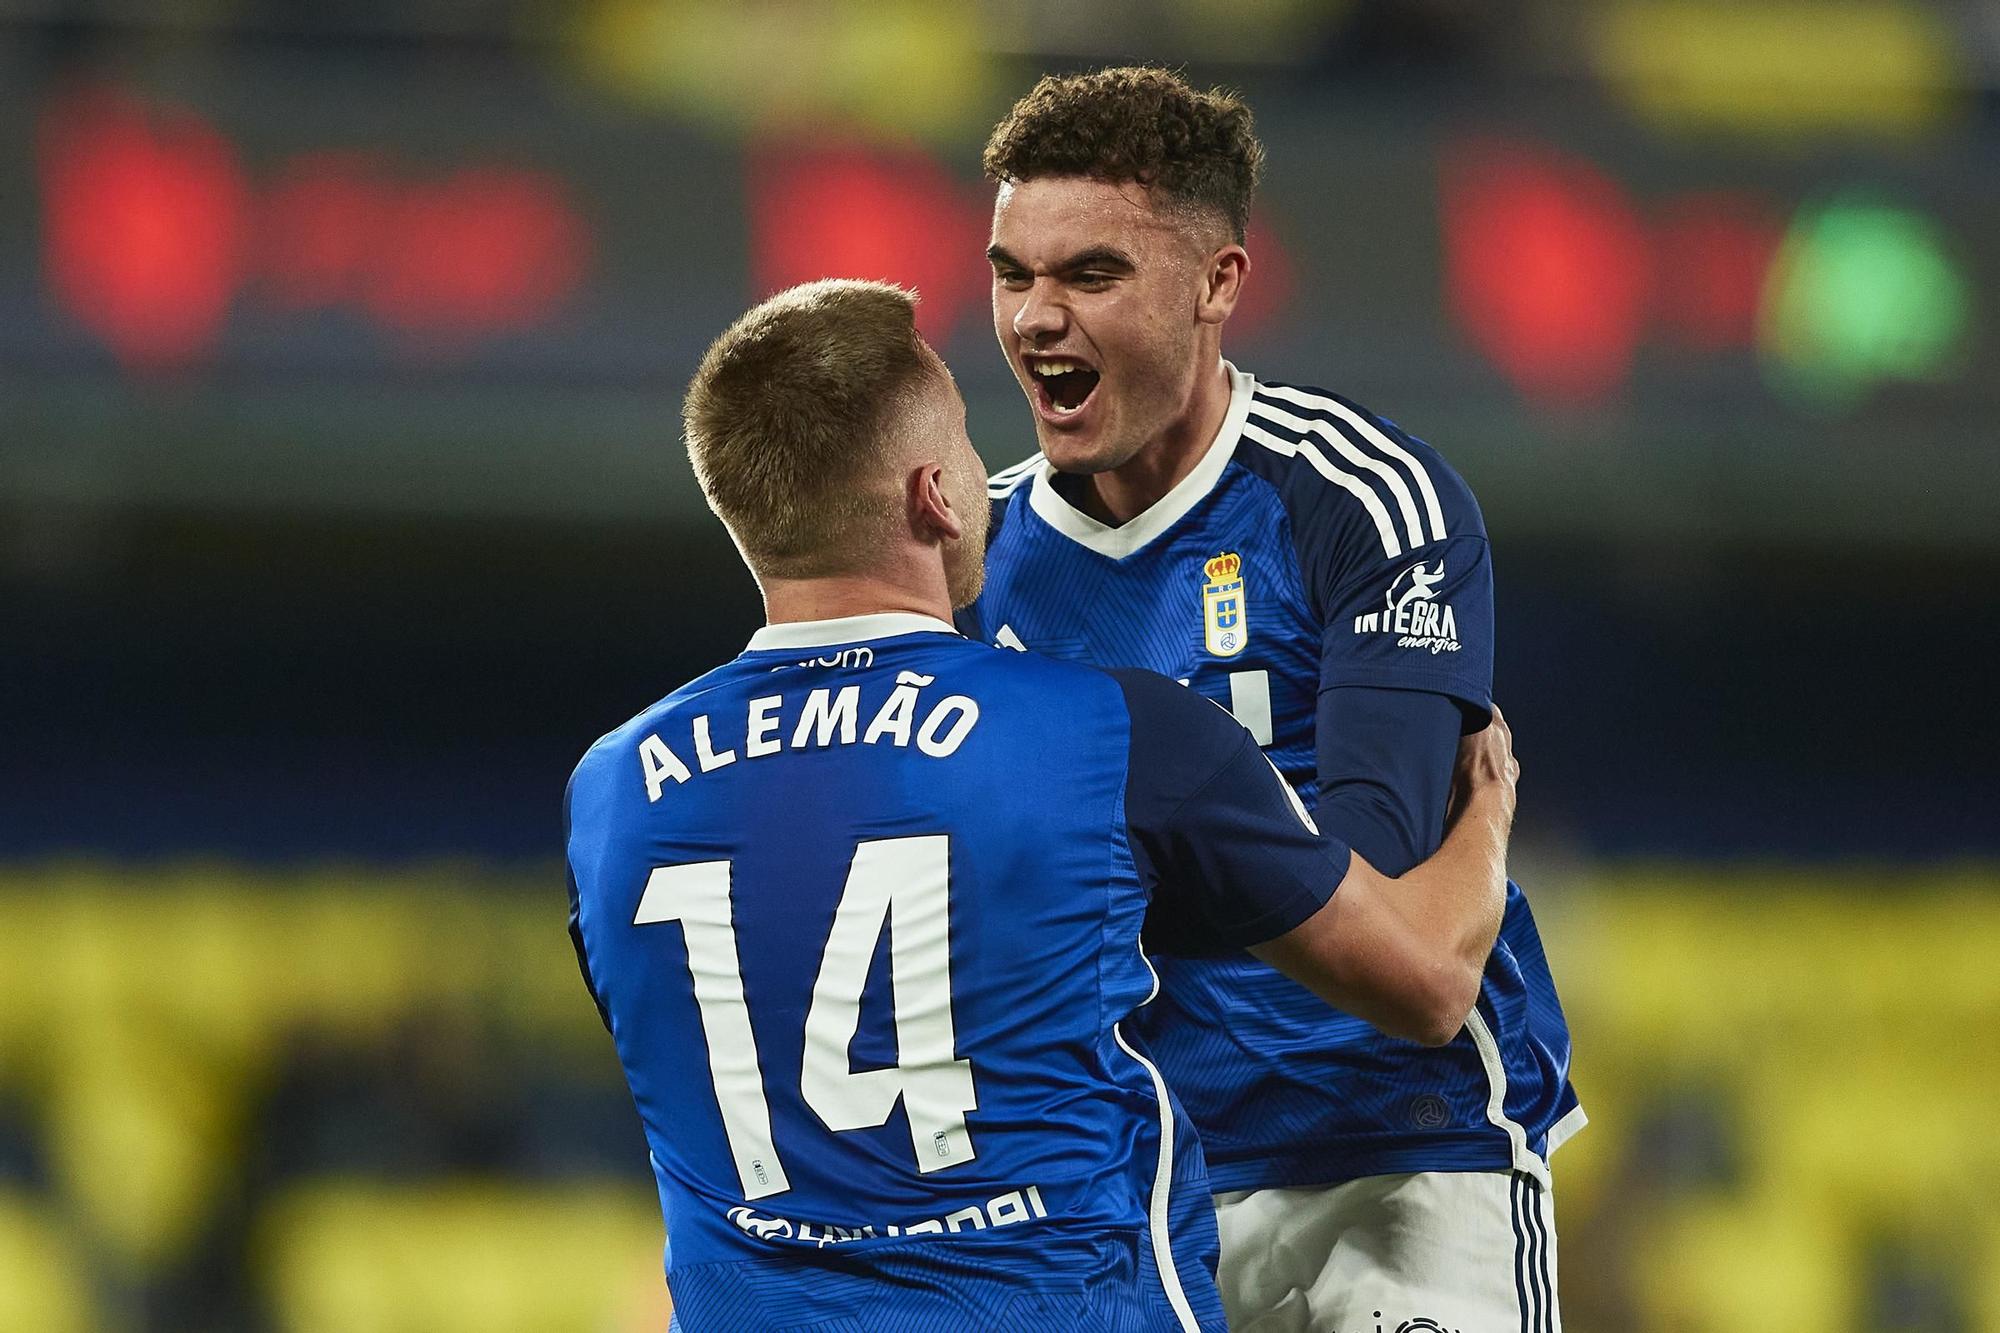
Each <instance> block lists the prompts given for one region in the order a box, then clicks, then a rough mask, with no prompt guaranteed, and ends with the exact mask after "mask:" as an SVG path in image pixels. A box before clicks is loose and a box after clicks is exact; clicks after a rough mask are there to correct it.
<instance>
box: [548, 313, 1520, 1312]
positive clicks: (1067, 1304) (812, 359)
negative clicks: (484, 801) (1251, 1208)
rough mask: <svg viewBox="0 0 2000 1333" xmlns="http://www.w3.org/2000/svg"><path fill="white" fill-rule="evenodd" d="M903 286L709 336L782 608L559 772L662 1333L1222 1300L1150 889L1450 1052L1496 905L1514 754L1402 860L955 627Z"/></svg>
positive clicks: (588, 968)
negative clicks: (1395, 866)
mask: <svg viewBox="0 0 2000 1333" xmlns="http://www.w3.org/2000/svg"><path fill="white" fill-rule="evenodd" d="M911 306H912V300H911V298H910V297H909V296H908V295H907V294H906V293H903V292H901V291H898V290H897V289H895V288H891V287H884V286H880V285H878V284H872V283H853V282H828V283H816V284H811V285H809V286H806V287H803V288H795V289H793V290H792V291H789V292H786V293H783V294H780V295H779V296H777V297H774V298H772V299H771V300H770V301H768V302H766V303H765V304H763V305H761V306H759V307H757V308H756V309H755V310H752V311H751V312H750V313H749V314H747V315H746V316H744V317H743V318H742V319H741V320H739V321H738V322H737V323H736V324H735V325H734V326H733V327H731V328H730V329H729V331H728V332H726V333H725V334H723V336H722V337H721V338H720V339H719V340H718V341H717V342H716V343H715V345H714V346H713V347H712V348H711V349H710V350H709V352H708V355H707V356H706V358H705V359H704V360H703V362H702V365H701V368H700V370H699V372H698V373H697V375H696V376H695V379H694V382H693V384H692V385H691V386H690V388H689V391H688V396H687V403H686V427H687V439H688V450H689V453H690V455H691V457H692V459H693V462H694V467H695V473H696V476H697V477H698V478H699V480H700V482H701V485H702V488H703V491H704V493H705V494H706V495H707V497H708V500H709V503H710V505H711V506H712V507H713V508H714V509H715V511H716V512H717V513H718V514H719V515H720V516H721V518H722V520H723V522H724V523H725V524H726V525H727V526H728V528H729V531H730V535H731V536H732V537H733V538H734V540H735V542H736V544H737V547H738V549H739V550H740V551H741V553H742V555H743V557H744V559H745V561H746V562H747V563H748V564H749V565H750V567H751V569H752V571H753V572H754V573H755V575H756V577H757V579H758V581H759V584H760V586H761V587H762V590H763V594H764V601H765V613H766V618H767V620H768V624H767V626H766V627H765V628H764V629H762V630H760V631H758V633H757V634H756V636H755V637H754V638H752V640H751V642H750V645H749V647H748V648H747V649H746V650H745V651H744V652H743V653H742V654H741V655H740V656H739V657H737V658H736V659H735V660H734V661H732V662H729V663H727V664H725V665H723V666H722V667H720V668H718V669H716V670H714V671H711V672H709V673H708V674H706V675H704V676H702V677H700V678H699V679H697V680H695V681H693V682H691V683H690V684H687V685H685V686H683V687H682V688H680V689H678V690H675V691H674V692H673V693H672V694H670V695H668V696H667V697H666V698H665V699H663V700H661V701H660V702H659V703H657V704H654V705H653V706H652V707H650V708H647V709H646V710H645V711H644V712H642V713H640V714H639V715H638V716H637V717H635V718H633V719H632V720H631V721H630V722H628V723H627V724H626V725H624V726H622V727H620V728H618V729H617V730H616V731H614V732H612V733H610V734H609V735H608V736H606V737H604V738H603V739H602V740H600V741H599V742H597V744H595V745H594V746H592V747H591V749H590V751H589V753H588V754H586V755H585V757H584V758H583V760H582V762H581V763H580V764H579V765H578V767H577V770H576V773H575V775H574V777H573V778H572V779H571V784H570V789H569V795H568V803H567V817H568V825H569V827H568V852H569V865H570V893H571V900H570V901H571V909H570V910H571V916H570V922H571V933H572V937H573V939H574V942H575V944H576V948H577V955H578V960H579V962H580V963H581V964H582V967H583V971H584V979H585V981H586V983H587V984H588V985H589V987H590V990H591V992H592V994H593V996H594V997H595V999H596V1001H597V1003H598V1005H599V1008H600V1011H601V1012H602V1014H603V1015H604V1018H605V1021H606V1023H607V1024H608V1026H609V1027H610V1029H611V1032H612V1035H613V1039H614V1043H615V1045H616V1047H617V1050H618V1055H619V1059H620V1061H621V1063H622V1064H623V1066H624V1069H625V1073H626V1078H627V1080H628V1082H629V1084H630V1086H631V1089H632V1094H633V1097H634V1100H635V1101H636V1103H637V1105H638V1109H639V1112H640V1117H641V1119H642V1121H643V1124H644V1129H645V1134H646V1140H647V1144H648V1146H649V1148H650V1150H651V1156H652V1162H653V1167H654V1171H655V1174H656V1177H657V1181H658V1186H659V1194H660V1205H661V1208H662V1210H663V1212H664V1214H665V1219H666V1228H667V1235H668V1258H667V1272H668V1281H669V1285H670V1287H671V1289H672V1292H673V1296H674V1301H675V1307H676V1319H677V1320H678V1321H679V1324H680V1326H681V1327H683V1328H685V1329H687V1330H689V1333H695V1331H697V1330H719V1331H721V1333H742V1331H743V1330H753V1329H754V1330H783V1329H799V1330H805V1329H813V1330H835V1329H854V1330H863V1329H865V1330H869V1333H896V1331H897V1330H918V1329H923V1330H980V1331H981V1333H985V1331H986V1330H1022V1331H1023V1333H1027V1331H1030V1330H1032V1331H1033V1333H1046V1330H1050V1329H1063V1330H1079V1331H1081V1330H1130V1331H1132V1333H1139V1331H1141V1330H1154V1329H1175V1330H1194V1329H1203V1330H1210V1329H1221V1328H1222V1327H1223V1314H1222V1308H1221V1303H1220V1299H1219V1297H1218V1296H1217V1294H1216V1291H1215V1287H1214V1281H1213V1276H1212V1263H1213V1255H1214V1245H1215V1231H1214V1213H1213V1209H1212V1206H1211V1205H1210V1203H1209V1196H1208V1190H1207V1186H1206V1180H1205V1178H1204V1176H1203V1174H1202V1170H1201V1164H1200V1152H1199V1149H1198V1147H1197V1146H1196V1141H1195V1139H1194V1138H1193V1136H1192V1135H1191V1134H1190V1133H1189V1132H1188V1131H1187V1130H1186V1128H1185V1126H1184V1125H1183V1123H1182V1118H1181V1114H1180V1112H1179V1110H1178V1109H1177V1107H1176V1105H1175V1103H1174V1101H1173V1099H1172V1097H1171V1095H1170V1094H1169V1093H1168V1091H1167V1089H1166V1086H1165V1084H1164V1083H1163V1082H1162V1081H1161V1078H1160V1075H1159V1072H1158V1070H1157V1069H1156V1068H1155V1067H1154V1065H1153V1063H1152V1062H1151V1061H1150V1060H1149V1059H1148V1058H1147V1056H1146V1055H1145V1052H1144V1048H1143V1047H1142V1046H1141V1045H1140V1044H1139V1043H1138V1042H1136V1041H1135V1040H1134V1039H1133V1038H1132V1036H1131V1031H1130V1029H1131V1023H1130V1020H1131V1017H1132V1015H1133V1014H1134V1012H1135V1011H1137V1010H1139V1009H1141V1008H1142V1007H1143V1006H1144V1005H1145V1004H1146V1003H1147V1000H1148V997H1149V996H1150V995H1152V994H1153V992H1154V990H1155V989H1156V986H1155V981H1154V977H1153V974H1152V972H1151V970H1150V969H1149V967H1148V965H1147V962H1146V959H1145V957H1144V955H1143V954H1142V952H1141V950H1140V946H1139V935H1140V928H1141V922H1142V920H1143V919H1144V918H1145V916H1146V914H1147V912H1148V907H1149V901H1150V910H1151V912H1152V913H1153V916H1154V919H1155V920H1160V921H1171V922H1173V923H1174V924H1175V925H1176V927H1177V928H1178V929H1180V930H1182V931H1183V932H1186V933H1189V934H1195V933H1199V934H1204V935H1207V936H1211V937H1213V938H1214V939H1216V940H1219V941H1226V942H1228V943H1229V944H1231V945H1234V946H1247V947H1251V948H1254V949H1256V950H1257V951H1258V953H1259V954H1260V955H1261V956H1263V957H1266V958H1269V959H1271V960H1272V961H1273V962H1275V963H1276V964H1278V965H1279V966H1282V967H1284V968H1286V969H1287V971H1288V972H1289V973H1290V974H1291V975H1293V976H1295V977H1298V978H1299V979H1300V980H1301V981H1302V982H1304V983H1305V984H1307V985H1309V986H1312V987H1313V988H1315V989H1316V990H1318V991H1320V992H1322V993H1324V994H1325V995H1326V997H1327V998H1328V999H1329V1000H1330V1001H1333V1002H1337V1003H1341V1004H1345V1005H1347V1006H1349V1007H1351V1008H1353V1009H1355V1010H1357V1011H1359V1012H1362V1013H1367V1014H1369V1015H1371V1016H1372V1017H1373V1018H1375V1019H1376V1021H1379V1022H1381V1023H1383V1024H1384V1025H1385V1026H1387V1027H1388V1028H1390V1029H1391V1030H1394V1031H1400V1032H1404V1033H1407V1034H1410V1035H1412V1036H1416V1037H1419V1038H1423V1039H1428V1040H1441V1039H1443V1038H1444V1037H1445V1036H1447V1035H1448V1034H1449V1033H1450V1032H1451V1031H1453V1030H1455V1028H1456V1027H1457V1025H1458V1023H1459V1022H1460V1021H1461V1020H1462V1018H1463V1016H1464V1014H1465V1012H1466V1010H1467V1009H1468V1008H1469V1007H1470V1006H1471V1004H1472V1002H1473V997H1474V996H1475V995H1476V993H1477V990H1478V976H1479V967H1480V965H1481V962H1482V961H1483V959H1484V957H1485V955H1486V951H1487V949H1488V947H1489V946H1490V943H1491V940H1492V938H1493V934H1494V931H1495V930H1496V929H1497V927H1498V923H1499V918H1500V910H1501V905H1502V902H1503V901H1504V897H1505V880H1506V872H1505V868H1504V851H1505V841H1506V830H1507V827H1508V825H1509V822H1510V820H1511V818H1512V811H1513V783H1514V773H1515V770H1514V768H1513V760H1512V754H1511V749H1510V747H1509V745H1508V742H1507V736H1506V733H1505V730H1504V728H1503V727H1501V726H1500V725H1499V724H1497V723H1496V725H1495V726H1494V727H1493V728H1492V729H1490V730H1489V731H1488V732H1486V733H1485V734H1484V735H1482V736H1480V737H1477V738H1474V739H1473V740H1472V741H1469V742H1468V744H1467V745H1466V747H1465V750H1464V756H1463V762H1462V763H1461V765H1460V768H1459V787H1458V791H1457V795H1456V797H1455V804H1454V819H1453V825H1452V832H1451V835H1450V837H1449V838H1448V839H1447V840H1446V843H1445V846H1444V850H1443V851H1442V852H1441V853H1440V854H1439V855H1438V856H1437V857H1434V858H1433V859H1432V860H1431V862H1430V863H1429V864H1428V865H1426V866H1424V867H1422V868H1421V869H1419V870H1417V871H1415V872H1413V873H1412V874H1411V875H1410V876H1408V877H1407V878H1406V879H1405V880H1404V881H1402V882H1400V883H1397V882H1392V881H1390V880H1388V879H1386V878H1385V877H1383V876H1381V875H1380V874H1378V873H1376V872H1375V871H1374V870H1373V869H1371V868H1370V867H1369V866H1368V865H1367V863H1366V862H1365V860H1364V859H1362V858H1360V857H1358V856H1355V855H1354V854H1353V853H1352V852H1351V851H1350V850H1349V849H1348V848H1346V847H1345V846H1343V845H1341V844H1340V843H1338V842H1337V841H1335V840H1334V839H1332V838H1328V837H1324V836H1322V835H1320V834H1319V833H1318V832H1317V831H1316V830H1315V829H1314V828H1313V827H1312V824H1311V820H1310V819H1309V818H1308V817H1307V815H1306V812H1305V809H1304V807H1303V806H1302V805H1300V804H1299V803H1298V801H1297V799H1296V797H1294V796H1293V795H1292V793H1291V792H1290V790H1289V789H1288V788H1287V787H1286V786H1285V784H1284V783H1283V782H1282V781H1281V780H1280V779H1279V778H1278V776H1277V774H1276V773H1275V771H1274V770H1273V769H1272V768H1271V766H1270V764H1269V762H1268V761H1267V760H1266V759H1265V758H1264V756H1263V754H1262V753H1261V752H1260V751H1259V749H1258V748H1257V745H1256V743H1255V742H1254V741H1253V740H1251V738H1250V737H1249V735H1248V734H1247V733H1246V732H1245V731H1244V730H1243V729H1242V727H1241V726H1239V725H1238V724H1237V723H1236V722H1235V721H1234V720H1232V719H1231V718H1230V717H1229V716H1228V715H1227V714H1225V713H1224V712H1223V711H1222V710H1220V709H1218V708H1216V707H1214V706H1213V705H1211V704H1209V703H1208V702H1206V701H1205V700H1202V699H1199V698H1197V697H1195V696H1194V695H1193V694H1191V693H1189V692H1188V691H1186V690H1183V689H1182V688H1181V687H1180V686H1178V685H1176V684H1174V683H1173V682H1171V681H1167V680H1164V679H1162V678H1160V677H1157V676H1152V675H1149V674H1147V673H1144V672H1130V671H1128V672H1104V671H1100V670H1097V669H1095V668H1091V667H1086V666H1080V665H1076V664H1071V663H1062V662H1054V661H1049V660H1045V659H1042V658H1037V657H1027V656H1022V655H1020V654H1017V653H1013V652H1005V651H1000V650H996V649H994V648H992V647H990V646H988V645H985V644H982V643H979V642H976V641H973V640H969V639H966V638H962V637H960V636H959V635H958V634H957V633H956V632H955V631H954V630H953V629H952V627H951V625H950V624H949V623H948V620H947V618H948V617H949V616H950V615H951V613H952V611H953V609H954V607H955V606H959V605H963V604H964V603H966V602H968V601H970V600H971V598H972V597H973V596H974V595H975V594H976V592H977V590H978V587H979V580H980V576H981V554H982V550H983V543H984V535H985V531H984V530H985V522H986V514H987V505H986V496H985V490H984V483H985V479H986V474H985V469H984V468H983V466H982V465H981V464H980V461H979V456H978V454H977V453H975V452H974V450H973V448H972V445H971V442H970V441H969V440H968V439H967V438H966V433H965V415H964V405H963V403H962V402H961V401H960V399H959V396H958V392H957V389H956V387H955V386H954V385H953V383H952V381H951V378H950V376H949V375H948V374H947V373H946V371H945V369H944V366H943V363H942V362H940V361H939V360H938V359H937V357H936V356H935V355H934V354H933V353H932V352H931V351H930V349H929V348H928V347H927V346H925V344H924V343H923V342H922V340H921V339H919V338H918V336H917V334H916V330H915V325H914V322H913V320H912V311H911ZM1336 886H1338V891H1337V892H1335V889H1336ZM1315 1003H1318V1001H1315Z"/></svg>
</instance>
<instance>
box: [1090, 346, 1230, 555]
mask: <svg viewBox="0 0 2000 1333" xmlns="http://www.w3.org/2000/svg"><path fill="white" fill-rule="evenodd" d="M1233 388H1234V386H1233V385H1232V384H1231V383H1230V378H1229V370H1228V368H1227V367H1226V366H1224V365H1223V364H1222V357H1221V356H1220V354H1218V355H1217V356H1216V358H1215V369H1214V370H1212V371H1210V372H1209V373H1208V374H1206V375H1204V376H1202V377H1201V379H1200V380H1199V381H1198V382H1197V383H1196V384H1195V388H1194V392H1193V393H1192V394H1191V395H1189V397H1188V408H1187V411H1185V412H1183V413H1181V415H1180V416H1179V417H1177V418H1175V420H1174V421H1173V422H1172V423H1171V424H1170V425H1169V426H1168V427H1167V429H1166V430H1164V431H1162V432H1161V433H1160V434H1158V435H1156V436H1154V437H1153V438H1152V439H1150V440H1148V441H1147V442H1146V444H1145V446H1144V447H1143V448H1141V449H1140V450H1139V452H1138V453H1136V454H1134V455H1133V456H1132V459H1131V461H1130V462H1128V463H1126V464H1124V465H1123V466H1121V467H1115V468H1113V469H1111V470H1110V471H1109V472H1099V473H1097V474H1096V475H1094V476H1092V477H1091V478H1090V479H1089V482H1090V484H1089V485H1087V486H1084V487H1081V488H1079V496H1078V498H1079V500H1080V501H1081V503H1080V505H1079V506H1078V507H1079V508H1081V509H1082V510H1083V511H1084V512H1085V513H1087V514H1089V515H1090V516H1091V517H1092V518H1094V519H1096V520H1097V521H1098V522H1100V523H1109V524H1111V525H1113V526H1114V527H1116V526H1122V525H1123V524H1126V523H1129V522H1131V521H1132V520H1133V519H1135V518H1137V517H1138V516H1139V515H1141V514H1143V513H1145V512H1146V511H1147V510H1148V509H1151V508H1152V507H1153V506H1154V505H1155V504H1158V503H1159V501H1160V499H1161V497H1163V496H1164V495H1166V493H1167V492H1168V491H1171V490H1172V489H1173V488H1174V487H1176V486H1178V485H1180V484H1181V482H1182V481H1183V480H1184V479H1185V478H1186V477H1187V475H1188V473H1190V472H1192V471H1194V470H1195V467H1196V465H1197V464H1199V463H1200V462H1201V460H1202V456H1203V455H1205V454H1206V453H1207V452H1208V446H1209V445H1211V444H1213V443H1215V436H1216V432H1218V431H1220V430H1221V429H1222V422H1223V418H1225V417H1227V416H1228V415H1229V399H1230V394H1231V391H1232V389H1233Z"/></svg>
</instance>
